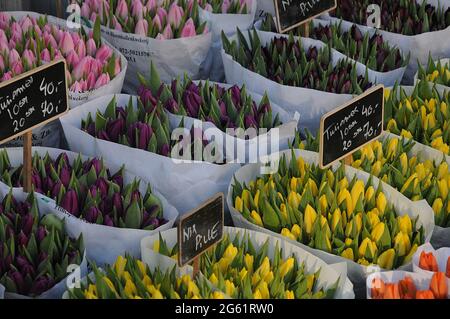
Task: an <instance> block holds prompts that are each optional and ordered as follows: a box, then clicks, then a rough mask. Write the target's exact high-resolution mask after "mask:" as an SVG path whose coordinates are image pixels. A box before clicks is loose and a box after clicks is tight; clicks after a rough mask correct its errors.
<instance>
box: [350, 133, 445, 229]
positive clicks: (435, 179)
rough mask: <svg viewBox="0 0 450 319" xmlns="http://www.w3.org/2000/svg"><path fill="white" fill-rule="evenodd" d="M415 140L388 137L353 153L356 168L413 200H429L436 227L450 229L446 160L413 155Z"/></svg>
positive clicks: (353, 164)
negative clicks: (412, 149)
mask: <svg viewBox="0 0 450 319" xmlns="http://www.w3.org/2000/svg"><path fill="white" fill-rule="evenodd" d="M413 145H414V142H413V141H412V140H406V139H403V138H402V139H399V138H397V137H392V136H390V137H387V138H386V139H385V140H384V141H382V142H381V141H374V142H372V143H371V144H369V145H367V146H365V147H363V148H362V149H361V150H359V151H358V152H355V153H354V154H353V158H354V159H355V161H354V162H353V163H352V166H353V167H355V168H359V169H362V170H364V171H366V172H370V173H371V174H373V175H375V176H376V177H379V178H381V180H383V181H384V182H386V183H388V184H389V185H391V186H393V187H394V188H396V189H397V190H399V191H400V192H401V193H402V194H403V195H405V196H406V197H408V198H409V199H411V200H412V201H418V200H422V199H426V201H427V202H428V204H430V206H431V207H432V208H433V211H434V221H435V224H436V225H438V226H441V227H450V201H449V196H448V195H449V191H448V190H449V187H450V173H449V167H448V164H447V162H446V161H445V159H442V160H440V161H432V160H429V159H427V160H425V161H422V160H421V158H420V157H418V155H417V154H411V152H410V149H411V148H412V146H413Z"/></svg>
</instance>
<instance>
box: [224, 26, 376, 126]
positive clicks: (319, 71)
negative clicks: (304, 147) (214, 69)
mask: <svg viewBox="0 0 450 319" xmlns="http://www.w3.org/2000/svg"><path fill="white" fill-rule="evenodd" d="M223 45H224V50H223V51H222V58H223V61H224V65H225V71H226V74H227V82H230V83H236V84H238V85H243V84H245V85H246V87H247V88H248V89H249V90H251V91H254V92H256V93H260V94H262V93H264V92H265V91H267V92H268V94H269V96H270V98H271V100H272V101H274V102H275V103H277V104H279V105H282V106H283V107H284V108H285V110H287V111H288V112H289V113H290V114H291V115H293V114H294V113H295V112H296V111H297V112H300V114H301V126H302V127H307V128H308V129H310V130H314V131H315V130H316V127H317V125H318V124H317V123H318V122H319V121H318V119H319V118H320V116H321V115H323V114H324V113H326V112H327V111H328V110H330V109H332V108H333V107H335V106H336V105H338V104H342V103H344V102H346V101H348V100H349V99H351V97H352V94H361V93H362V92H363V91H365V90H366V89H367V88H369V87H371V86H372V84H374V83H375V80H376V79H375V78H374V77H372V76H371V75H370V74H368V70H367V68H365V67H364V66H362V65H361V64H356V62H352V61H350V60H348V59H345V58H342V54H341V53H339V52H337V51H336V50H334V49H331V48H330V47H328V46H326V45H325V44H323V43H322V42H320V41H317V40H312V39H307V38H295V37H293V36H292V35H291V36H289V37H288V36H284V35H276V34H270V33H267V32H260V31H256V30H254V31H252V32H250V31H249V32H248V33H246V34H245V35H244V34H242V33H241V32H240V31H239V30H238V34H237V36H236V37H234V38H231V39H228V38H226V36H224V37H223Z"/></svg>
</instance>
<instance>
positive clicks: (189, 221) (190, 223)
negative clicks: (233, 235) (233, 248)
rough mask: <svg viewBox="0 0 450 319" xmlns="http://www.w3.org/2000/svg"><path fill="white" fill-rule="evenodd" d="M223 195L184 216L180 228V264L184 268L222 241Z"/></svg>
mask: <svg viewBox="0 0 450 319" xmlns="http://www.w3.org/2000/svg"><path fill="white" fill-rule="evenodd" d="M223 198H224V196H223V194H222V193H219V194H217V195H215V196H214V197H213V198H211V199H210V200H208V201H207V202H205V203H204V204H202V205H201V206H200V207H199V208H196V209H195V210H193V211H192V212H190V213H188V214H187V215H185V216H183V217H182V218H181V220H180V224H179V226H178V245H179V247H180V250H179V254H178V262H179V264H180V266H184V265H186V264H187V263H189V262H191V261H192V260H193V259H195V258H196V257H197V256H199V255H200V254H201V253H203V252H204V251H206V250H207V249H208V248H209V247H211V246H213V245H214V244H216V243H218V242H219V241H221V240H222V236H223V226H224V220H223V216H224V213H223Z"/></svg>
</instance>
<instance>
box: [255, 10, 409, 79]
mask: <svg viewBox="0 0 450 319" xmlns="http://www.w3.org/2000/svg"><path fill="white" fill-rule="evenodd" d="M309 29H310V36H309V37H310V38H313V39H317V40H320V41H322V42H324V43H326V44H328V45H329V46H331V47H332V48H333V49H336V50H337V51H339V52H341V53H342V54H345V55H346V56H348V57H350V58H352V59H354V60H356V61H358V62H361V63H362V64H364V65H367V67H368V68H369V69H371V70H374V71H379V72H389V71H392V70H395V69H398V68H401V67H404V66H406V65H408V62H409V57H406V56H403V55H402V53H401V51H400V50H399V49H398V48H397V47H395V46H391V45H390V44H389V43H388V42H386V41H385V40H384V39H383V36H382V35H381V34H379V33H375V34H373V35H372V36H370V35H369V33H365V34H364V33H363V31H362V30H361V29H360V27H358V26H357V25H356V24H353V25H352V26H351V28H350V29H349V30H344V29H343V27H342V22H339V23H332V24H330V25H323V24H316V23H314V21H311V22H310V24H309ZM261 30H263V31H268V32H277V28H276V25H275V21H274V18H273V16H272V15H270V14H267V15H266V17H265V19H264V21H263V23H262V25H261ZM300 30H301V28H300V27H299V28H298V29H295V30H293V34H294V35H295V36H301V31H300Z"/></svg>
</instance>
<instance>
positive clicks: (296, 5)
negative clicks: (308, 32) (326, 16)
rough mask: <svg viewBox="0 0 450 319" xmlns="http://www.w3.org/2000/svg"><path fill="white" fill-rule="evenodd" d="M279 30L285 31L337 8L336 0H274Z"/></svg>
mask: <svg viewBox="0 0 450 319" xmlns="http://www.w3.org/2000/svg"><path fill="white" fill-rule="evenodd" d="M274 1H275V13H276V19H277V25H278V32H280V33H284V32H287V31H289V30H291V29H293V28H296V27H298V26H299V25H301V24H303V23H305V22H307V21H309V20H311V19H313V18H315V17H317V16H319V15H321V14H323V13H325V12H327V11H330V10H333V9H335V8H336V0H274Z"/></svg>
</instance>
